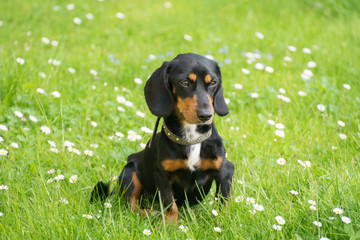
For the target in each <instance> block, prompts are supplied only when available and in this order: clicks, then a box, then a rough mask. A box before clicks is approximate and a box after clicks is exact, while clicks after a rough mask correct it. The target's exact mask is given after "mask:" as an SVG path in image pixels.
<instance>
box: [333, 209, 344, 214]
mask: <svg viewBox="0 0 360 240" xmlns="http://www.w3.org/2000/svg"><path fill="white" fill-rule="evenodd" d="M333 212H334V213H336V214H343V212H344V210H342V209H341V208H334V209H333Z"/></svg>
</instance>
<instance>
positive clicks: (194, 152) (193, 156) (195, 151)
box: [184, 125, 201, 171]
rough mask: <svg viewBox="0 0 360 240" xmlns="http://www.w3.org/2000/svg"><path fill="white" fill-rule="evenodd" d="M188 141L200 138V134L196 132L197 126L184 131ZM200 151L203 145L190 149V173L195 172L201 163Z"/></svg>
mask: <svg viewBox="0 0 360 240" xmlns="http://www.w3.org/2000/svg"><path fill="white" fill-rule="evenodd" d="M184 132H185V136H186V139H189V140H191V141H192V140H194V139H197V138H199V137H200V134H199V133H198V132H197V131H196V125H190V126H188V127H186V128H185V130H184ZM200 150H201V143H197V144H194V145H190V146H189V149H188V161H187V163H188V167H189V169H190V171H195V167H196V166H198V165H199V163H200Z"/></svg>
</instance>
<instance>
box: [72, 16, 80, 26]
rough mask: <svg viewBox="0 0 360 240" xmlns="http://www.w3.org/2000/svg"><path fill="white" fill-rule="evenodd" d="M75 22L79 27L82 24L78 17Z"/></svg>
mask: <svg viewBox="0 0 360 240" xmlns="http://www.w3.org/2000/svg"><path fill="white" fill-rule="evenodd" d="M73 22H74V23H75V24H77V25H80V24H81V23H82V21H81V19H80V18H78V17H75V18H74V19H73Z"/></svg>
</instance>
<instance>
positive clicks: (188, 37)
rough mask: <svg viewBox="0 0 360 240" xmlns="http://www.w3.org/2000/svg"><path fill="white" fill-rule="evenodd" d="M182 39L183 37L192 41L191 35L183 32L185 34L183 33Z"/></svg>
mask: <svg viewBox="0 0 360 240" xmlns="http://www.w3.org/2000/svg"><path fill="white" fill-rule="evenodd" d="M184 39H185V40H186V41H192V40H193V38H192V36H190V35H188V34H185V35H184Z"/></svg>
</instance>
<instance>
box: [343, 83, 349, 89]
mask: <svg viewBox="0 0 360 240" xmlns="http://www.w3.org/2000/svg"><path fill="white" fill-rule="evenodd" d="M343 87H344V88H345V89H347V90H350V89H351V86H350V85H349V84H347V83H344V84H343Z"/></svg>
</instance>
